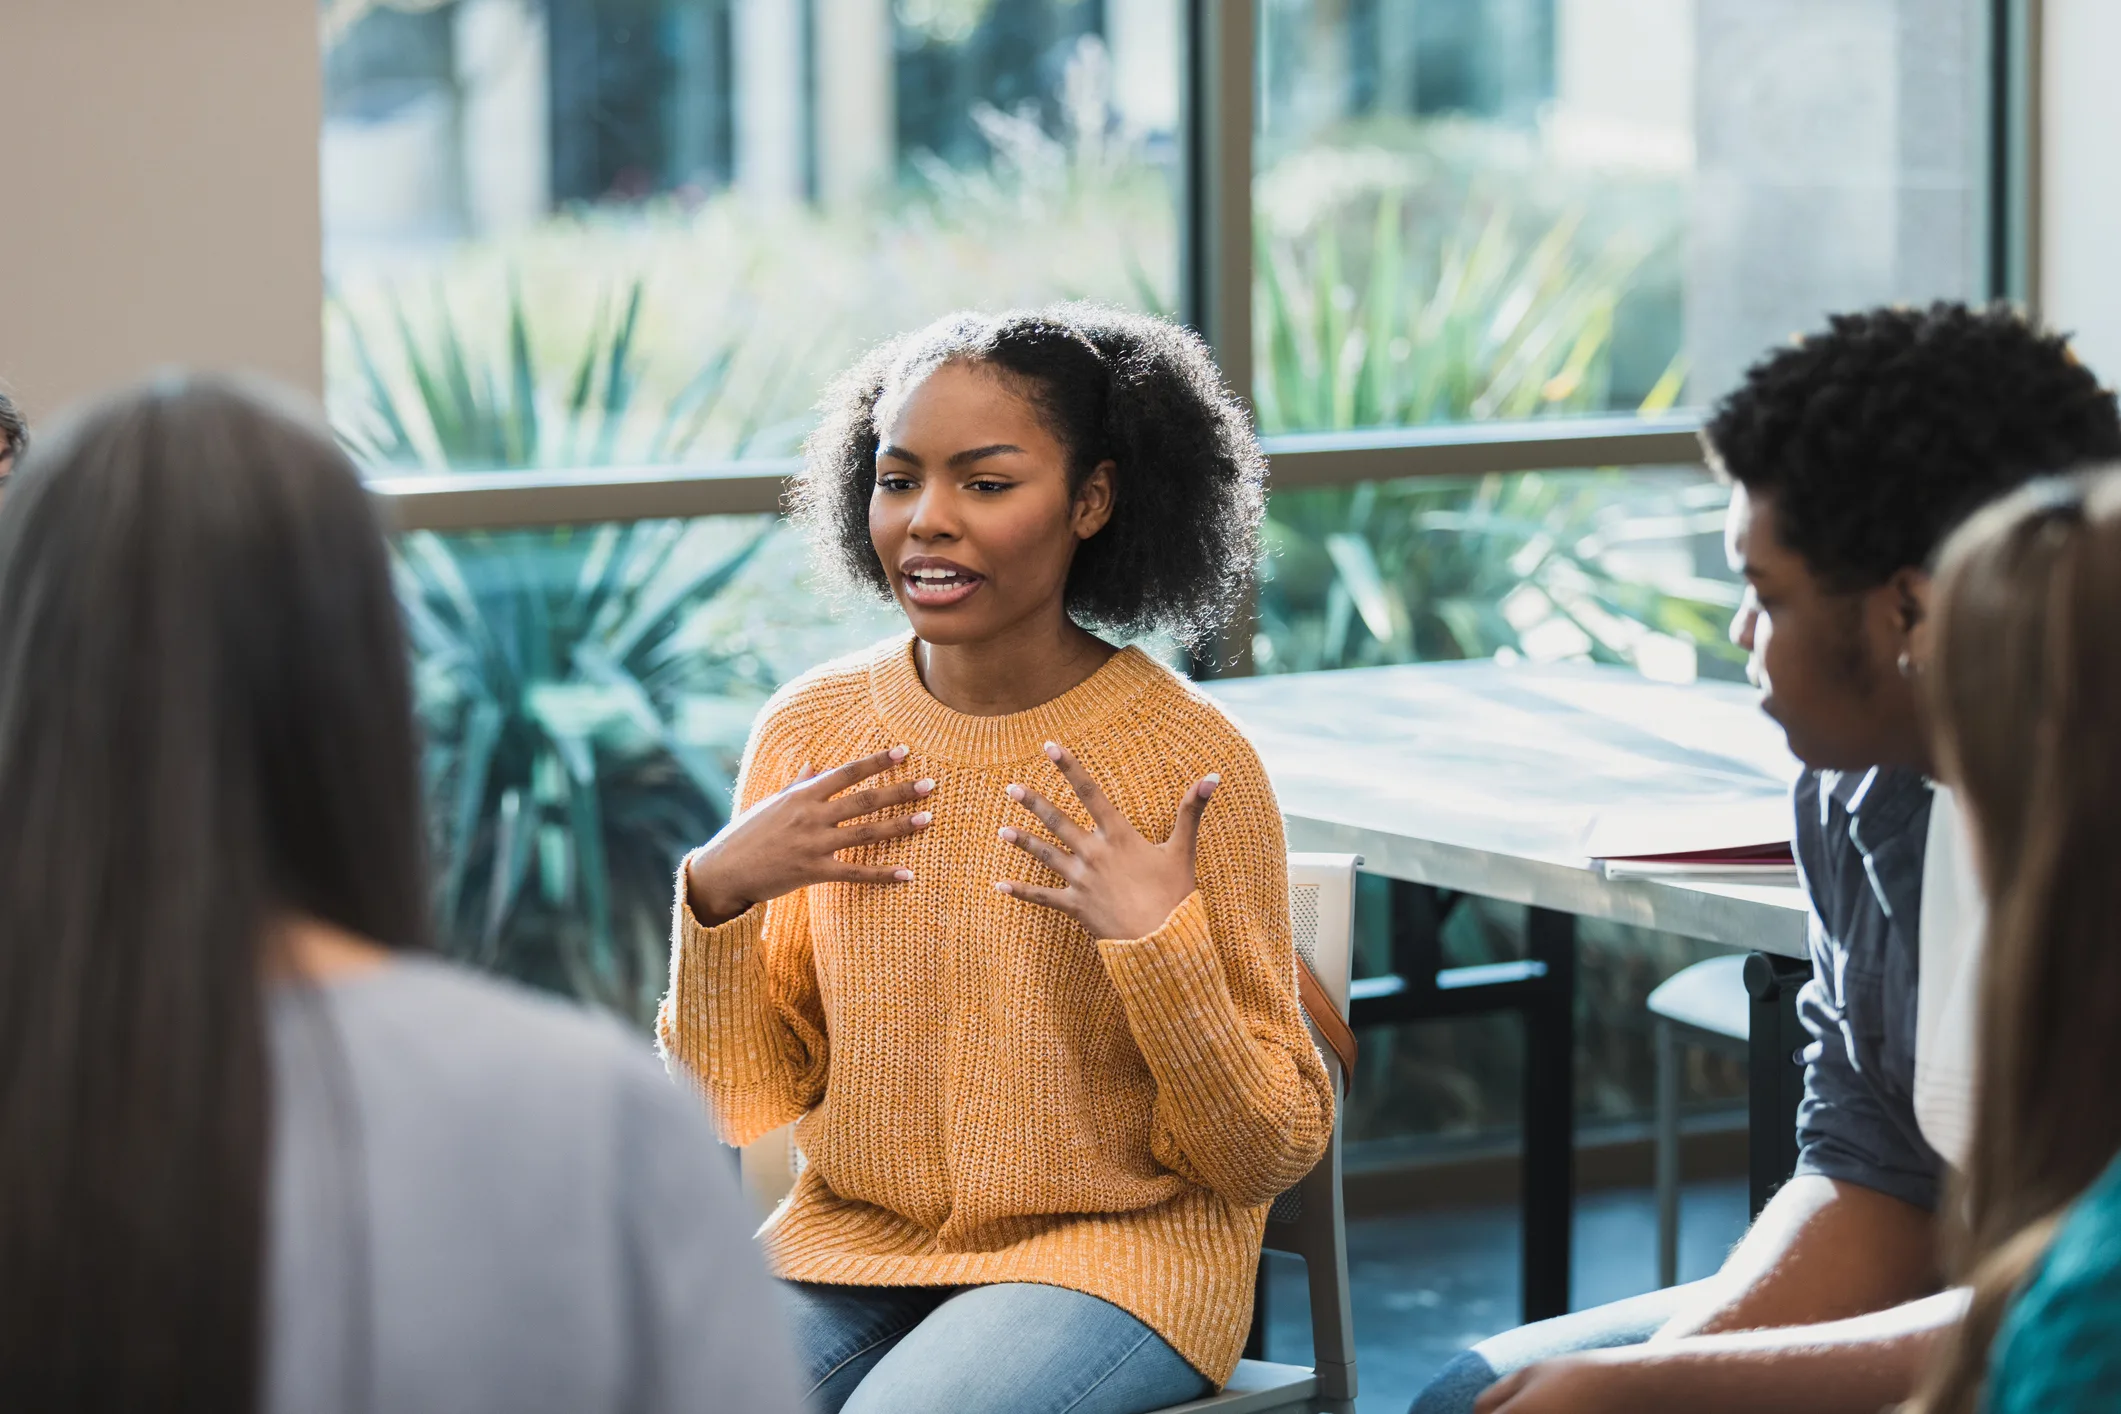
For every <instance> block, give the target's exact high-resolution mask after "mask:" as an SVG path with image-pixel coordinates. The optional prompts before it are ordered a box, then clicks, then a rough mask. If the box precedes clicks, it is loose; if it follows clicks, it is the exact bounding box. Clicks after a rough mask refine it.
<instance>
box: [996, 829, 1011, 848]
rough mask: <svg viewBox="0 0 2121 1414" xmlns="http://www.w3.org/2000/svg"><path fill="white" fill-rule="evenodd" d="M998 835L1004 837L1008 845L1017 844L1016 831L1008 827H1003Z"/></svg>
mask: <svg viewBox="0 0 2121 1414" xmlns="http://www.w3.org/2000/svg"><path fill="white" fill-rule="evenodd" d="M996 833H997V834H999V835H1000V836H1001V837H1002V839H1003V841H1004V842H1006V843H1008V844H1015V843H1016V831H1014V830H1012V829H1010V828H1009V827H1008V826H1007V825H1004V826H1002V827H1001V829H1000V830H998V831H996Z"/></svg>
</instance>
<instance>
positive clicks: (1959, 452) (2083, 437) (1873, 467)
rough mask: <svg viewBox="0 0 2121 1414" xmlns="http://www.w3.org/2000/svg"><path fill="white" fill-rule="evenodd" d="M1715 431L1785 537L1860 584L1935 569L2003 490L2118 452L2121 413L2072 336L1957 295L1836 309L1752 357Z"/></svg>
mask: <svg viewBox="0 0 2121 1414" xmlns="http://www.w3.org/2000/svg"><path fill="white" fill-rule="evenodd" d="M1702 439H1703V440H1704V441H1705V442H1706V443H1707V444H1708V448H1709V452H1710V456H1711V460H1712V461H1714V462H1716V463H1717V464H1719V465H1720V467H1721V468H1722V470H1723V471H1724V472H1726V473H1727V474H1728V475H1729V476H1730V477H1731V479H1732V480H1734V481H1736V482H1738V483H1739V484H1740V485H1742V486H1744V487H1745V488H1746V490H1747V491H1748V492H1749V493H1751V494H1754V495H1765V496H1767V497H1769V498H1770V499H1771V500H1772V503H1773V506H1774V511H1775V517H1776V522H1775V523H1776V528H1777V530H1778V531H1779V532H1780V535H1781V538H1782V541H1783V543H1784V544H1786V545H1788V546H1789V547H1790V548H1791V549H1792V550H1795V551H1796V552H1797V553H1798V554H1800V555H1802V556H1803V557H1804V559H1805V562H1806V563H1807V564H1808V565H1809V566H1810V567H1811V569H1812V572H1813V573H1814V574H1816V575H1818V576H1819V577H1820V578H1821V579H1822V580H1824V581H1825V582H1826V583H1827V584H1828V585H1829V586H1831V587H1833V588H1835V589H1838V590H1843V591H1853V590H1860V589H1869V588H1873V587H1875V586H1877V585H1880V584H1883V583H1885V581H1887V580H1888V579H1890V578H1892V577H1893V575H1894V574H1896V573H1898V572H1899V571H1900V570H1903V569H1907V568H1927V567H1928V566H1929V564H1930V561H1931V559H1932V558H1933V557H1934V556H1935V554H1936V552H1937V550H1938V547H1939V546H1940V545H1942V544H1943V542H1944V539H1945V537H1946V536H1947V535H1949V534H1950V533H1951V531H1952V530H1953V528H1954V527H1956V526H1957V525H1958V524H1959V523H1960V522H1961V521H1963V520H1965V519H1966V518H1967V517H1968V516H1969V515H1971V514H1973V512H1974V511H1976V510H1978V509H1979V508H1980V507H1981V506H1982V505H1983V504H1985V503H1986V502H1988V501H1991V500H1993V499H1995V498H1996V497H1997V496H1999V495H2001V494H2002V493H2003V492H2005V491H2008V490H2011V489H2012V488H2013V487H2016V486H2018V485H2020V484H2022V483H2024V482H2026V481H2030V480H2031V479H2033V478H2034V477H2035V476H2038V475H2041V474H2043V473H2047V472H2055V471H2062V470H2066V469H2068V468H2070V467H2073V466H2077V465H2080V464H2083V463H2086V462H2092V461H2101V460H2106V459H2109V458H2112V457H2115V456H2116V455H2121V418H2117V415H2116V411H2115V404H2114V395H2113V394H2112V393H2111V392H2108V391H2107V390H2106V389H2104V388H2102V387H2100V386H2099V381H2098V379H2096V378H2094V377H2093V376H2092V374H2091V371H2090V370H2089V369H2087V368H2085V367H2084V365H2082V364H2080V363H2078V362H2077V359H2076V356H2075V355H2074V354H2072V353H2071V352H2070V349H2069V344H2068V341H2067V340H2066V339H2064V338H2063V337H2062V336H2060V335H2057V334H2051V333H2046V332H2044V331H2042V330H2040V329H2037V328H2035V327H2034V326H2033V325H2032V324H2031V323H2029V322H2028V321H2027V320H2026V319H2025V318H2024V316H2022V315H2020V314H2018V313H2016V312H2014V311H2012V310H2011V309H2009V308H2007V307H2004V306H1996V307H1993V308H1987V309H1970V308H1968V307H1967V306H1965V305H1963V304H1949V303H1946V304H1936V305H1932V306H1931V307H1930V308H1928V309H1905V308H1898V309H1874V310H1869V311H1867V312H1865V313H1862V314H1844V315H1837V316H1835V317H1834V318H1833V319H1832V320H1831V321H1830V322H1829V327H1828V329H1827V331H1826V332H1825V333H1824V334H1817V335H1812V336H1810V337H1807V338H1804V339H1801V340H1799V341H1798V342H1796V343H1795V344H1793V345H1791V346H1790V347H1788V348H1785V349H1782V350H1780V351H1778V352H1776V353H1774V354H1772V355H1770V356H1769V357H1767V358H1765V359H1763V360H1761V361H1760V362H1759V363H1756V364H1755V365H1753V367H1752V368H1751V369H1750V370H1748V371H1747V373H1746V375H1745V381H1744V382H1743V383H1742V384H1740V385H1739V387H1738V388H1737V390H1736V391H1734V392H1732V393H1731V394H1730V395H1729V396H1727V397H1725V398H1724V399H1723V401H1722V402H1721V403H1719V404H1717V406H1716V408H1715V410H1714V413H1713V414H1712V415H1711V417H1710V419H1709V422H1708V425H1707V426H1706V427H1705V428H1703V429H1702Z"/></svg>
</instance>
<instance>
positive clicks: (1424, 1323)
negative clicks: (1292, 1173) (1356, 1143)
mask: <svg viewBox="0 0 2121 1414" xmlns="http://www.w3.org/2000/svg"><path fill="white" fill-rule="evenodd" d="M1745 1218H1746V1186H1745V1183H1744V1181H1743V1180H1740V1179H1732V1180H1728V1181H1723V1182H1716V1183H1703V1184H1694V1185H1689V1186H1688V1188H1687V1190H1686V1194H1685V1198H1684V1200H1683V1204H1682V1207H1681V1212H1680V1243H1679V1276H1680V1279H1681V1280H1682V1281H1691V1280H1693V1279H1695V1278H1697V1277H1703V1276H1707V1275H1708V1274H1709V1273H1710V1272H1712V1271H1714V1270H1715V1269H1716V1267H1717V1266H1718V1264H1720V1263H1721V1262H1722V1260H1723V1254H1724V1253H1725V1252H1726V1251H1728V1250H1729V1248H1730V1246H1731V1244H1732V1243H1734V1242H1736V1241H1737V1240H1738V1237H1739V1235H1740V1234H1741V1233H1742V1232H1743V1231H1744V1229H1745ZM1348 1262H1349V1268H1350V1277H1351V1284H1352V1285H1353V1287H1354V1295H1355V1345H1356V1373H1357V1380H1358V1384H1359V1386H1360V1395H1359V1397H1358V1398H1357V1400H1356V1407H1357V1409H1358V1410H1359V1411H1360V1414H1405V1410H1406V1407H1407V1404H1408V1401H1410V1400H1411V1399H1412V1398H1413V1397H1414V1393H1415V1391H1416V1390H1418V1389H1420V1388H1421V1386H1422V1384H1423V1383H1424V1382H1425V1381H1426V1380H1427V1379H1428V1378H1429V1376H1430V1375H1431V1374H1433V1373H1435V1371H1436V1370H1437V1369H1438V1368H1440V1367H1441V1366H1442V1365H1443V1363H1444V1362H1445V1361H1447V1360H1449V1359H1450V1358H1451V1357H1452V1356H1453V1355H1455V1354H1457V1353H1458V1352H1459V1351H1461V1350H1463V1349H1465V1348H1466V1347H1467V1346H1468V1345H1471V1344H1472V1343H1473V1342H1475V1341H1477V1340H1480V1339H1482V1338H1483V1337H1485V1336H1488V1335H1492V1334H1493V1333H1494V1332H1496V1331H1498V1330H1502V1329H1505V1328H1507V1327H1509V1326H1512V1325H1514V1324H1516V1320H1517V1301H1518V1283H1517V1262H1518V1223H1517V1210H1516V1209H1515V1208H1514V1207H1511V1208H1460V1209H1451V1210H1448V1211H1437V1212H1430V1213H1420V1214H1415V1215H1411V1216H1406V1217H1394V1218H1371V1219H1366V1220H1363V1221H1359V1222H1355V1223H1352V1224H1350V1225H1349V1228H1348ZM1656 1274H1657V1210H1656V1207H1655V1204H1654V1202H1653V1200H1652V1197H1651V1194H1650V1193H1649V1191H1648V1190H1646V1189H1641V1190H1637V1189H1617V1190H1608V1191H1604V1192H1598V1193H1590V1194H1586V1195H1584V1196H1583V1197H1582V1198H1580V1199H1579V1200H1578V1201H1577V1204H1576V1251H1575V1268H1574V1278H1575V1279H1574V1282H1573V1284H1572V1291H1571V1297H1572V1304H1573V1305H1574V1307H1575V1308H1576V1309H1578V1310H1581V1309H1583V1308H1585V1307H1588V1306H1596V1305H1599V1304H1601V1303H1603V1302H1607V1301H1613V1300H1617V1299H1619V1298H1620V1297H1623V1296H1632V1295H1634V1294H1635V1293H1637V1292H1641V1291H1647V1290H1649V1289H1650V1288H1651V1287H1652V1286H1654V1285H1656ZM1273 1281H1274V1285H1273V1294H1272V1296H1271V1297H1270V1298H1269V1301H1270V1305H1269V1312H1270V1315H1269V1326H1268V1352H1267V1353H1268V1355H1269V1356H1270V1357H1271V1358H1274V1359H1278V1360H1288V1361H1291V1362H1297V1363H1308V1361H1309V1356H1310V1350H1311V1335H1310V1316H1309V1313H1308V1307H1307V1304H1306V1297H1305V1292H1304V1279H1303V1264H1302V1263H1301V1262H1299V1261H1297V1260H1296V1259H1295V1258H1293V1257H1279V1256H1277V1257H1276V1258H1275V1268H1274V1274H1273Z"/></svg>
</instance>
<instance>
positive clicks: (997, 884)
mask: <svg viewBox="0 0 2121 1414" xmlns="http://www.w3.org/2000/svg"><path fill="white" fill-rule="evenodd" d="M994 891H995V892H996V893H998V894H1010V893H1015V892H1016V890H1014V889H1012V888H1010V887H1009V886H1008V885H1007V884H1005V883H1003V882H1002V881H1001V880H999V879H997V880H995V881H994Z"/></svg>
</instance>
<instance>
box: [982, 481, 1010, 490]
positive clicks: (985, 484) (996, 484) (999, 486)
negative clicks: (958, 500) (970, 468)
mask: <svg viewBox="0 0 2121 1414" xmlns="http://www.w3.org/2000/svg"><path fill="white" fill-rule="evenodd" d="M1015 484H1016V483H1015V482H1013V481H975V482H973V483H972V489H973V490H975V491H987V492H993V491H1006V490H1008V489H1009V488H1010V487H1011V486H1013V485H1015Z"/></svg>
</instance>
